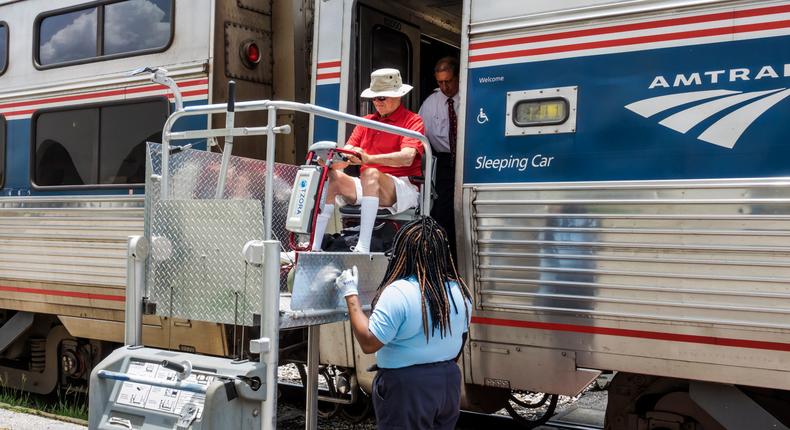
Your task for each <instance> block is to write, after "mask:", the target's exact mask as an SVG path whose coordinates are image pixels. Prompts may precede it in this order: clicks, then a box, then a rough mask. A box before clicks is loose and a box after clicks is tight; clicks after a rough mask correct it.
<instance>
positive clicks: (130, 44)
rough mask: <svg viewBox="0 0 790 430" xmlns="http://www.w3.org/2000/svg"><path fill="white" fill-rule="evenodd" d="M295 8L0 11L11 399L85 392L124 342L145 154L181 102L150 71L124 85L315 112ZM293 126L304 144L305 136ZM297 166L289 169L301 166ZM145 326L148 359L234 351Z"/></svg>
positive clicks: (1, 249)
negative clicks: (152, 354) (161, 74)
mask: <svg viewBox="0 0 790 430" xmlns="http://www.w3.org/2000/svg"><path fill="white" fill-rule="evenodd" d="M55 3H57V4H55ZM275 5H276V8H275V7H273V6H275ZM297 6H298V5H295V4H294V3H293V2H277V1H274V2H272V1H269V0H242V1H236V0H233V1H224V0H216V1H215V0H125V1H85V0H67V1H59V2H50V1H44V0H26V1H16V0H2V1H0V325H2V328H1V329H0V330H2V331H1V332H0V333H1V334H2V336H0V337H1V338H2V341H1V342H0V375H2V385H3V386H4V387H9V388H12V387H13V388H23V389H25V390H28V391H32V392H38V393H49V392H51V391H52V390H53V389H54V388H55V387H56V386H57V385H58V384H61V385H64V386H65V385H73V386H80V385H84V384H85V382H86V381H87V378H88V376H89V374H90V369H91V368H92V367H93V365H94V364H95V363H98V362H99V361H100V360H101V359H102V358H103V357H104V356H105V355H106V354H108V353H109V352H111V350H112V348H114V347H116V346H117V345H119V344H120V343H122V342H123V332H124V329H123V321H124V312H123V311H124V300H125V285H126V267H125V266H126V242H127V237H128V236H130V235H137V234H141V233H142V231H143V207H144V198H143V183H144V174H145V152H144V151H145V149H144V146H145V142H146V141H160V140H159V139H161V132H162V127H163V125H164V122H165V120H166V119H167V117H168V115H169V113H170V112H171V111H172V109H173V105H172V103H173V102H174V101H175V100H174V98H173V94H172V92H171V91H169V90H168V88H167V87H165V86H162V85H160V84H156V83H152V82H151V80H150V76H151V74H150V73H147V72H146V73H142V74H139V75H134V76H131V75H130V74H129V72H130V71H132V70H135V69H138V68H140V67H141V66H146V67H149V68H152V69H156V68H164V69H167V75H168V76H169V77H170V78H172V79H173V80H174V81H175V82H176V84H177V85H178V87H179V89H180V93H181V95H182V98H183V102H184V104H185V105H192V104H206V103H211V102H214V101H222V100H224V99H225V97H226V91H227V81H228V80H229V79H234V80H235V81H236V83H237V98H238V99H239V100H249V99H266V98H271V97H272V96H273V94H274V93H275V92H276V93H277V94H278V95H280V96H281V97H287V98H297V99H298V98H300V97H301V98H306V97H307V95H306V94H304V95H299V94H301V93H299V94H297V92H298V91H302V90H300V88H302V87H306V80H307V79H308V78H309V77H308V76H307V72H305V71H302V67H301V66H302V64H304V63H305V62H306V61H307V60H305V58H309V57H305V56H306V55H308V54H307V53H306V52H307V51H306V50H305V48H304V45H303V44H304V43H306V41H305V40H304V38H303V33H304V31H303V30H304V28H306V27H307V26H308V23H305V22H304V20H305V19H306V14H307V11H309V9H310V7H311V4H308V5H306V7H305V8H304V11H303V12H300V9H299V7H297ZM287 24H290V25H287ZM278 26H279V27H278ZM280 27H282V28H280ZM275 34H277V37H275V36H274V35H275ZM275 39H276V40H275ZM300 59H301V60H300ZM295 63H297V64H299V66H298V67H296V71H294V64H295ZM300 79H303V81H300ZM248 120H249V119H245V118H244V117H243V115H239V116H237V121H238V123H241V124H243V123H244V122H245V121H248ZM283 121H290V123H291V124H294V123H295V124H296V125H298V121H299V120H294V119H293V118H291V119H283ZM206 125H207V124H206V120H205V119H196V120H190V121H184V123H183V125H180V127H184V128H205V127H206ZM295 128H297V132H296V136H297V138H298V137H299V136H300V135H303V134H304V133H306V131H301V130H302V129H305V128H306V127H295ZM292 138H293V137H288V138H287V139H292ZM302 139H304V137H302ZM237 143H240V144H238V145H236V151H235V152H234V153H235V154H240V155H246V156H249V157H256V156H257V157H260V156H261V155H262V154H260V153H257V152H256V151H258V152H260V145H245V143H244V142H240V141H237ZM196 145H197V146H198V147H203V148H205V147H206V145H205V143H203V142H196ZM290 147H293V146H292V145H291V146H290ZM295 152H296V151H294V152H288V151H284V152H283V153H282V154H278V157H279V158H278V160H279V161H283V162H287V161H290V162H293V160H294V157H295V156H296V154H295ZM145 323H146V324H145V329H144V341H145V342H146V343H147V344H149V345H152V346H158V347H164V348H174V349H182V350H187V351H198V352H203V353H207V354H215V355H227V354H229V353H230V352H231V348H232V345H231V344H232V341H231V336H230V333H231V329H230V328H228V327H225V326H223V325H219V324H209V323H205V322H200V321H191V320H179V319H172V318H158V317H153V316H151V317H146V321H145Z"/></svg>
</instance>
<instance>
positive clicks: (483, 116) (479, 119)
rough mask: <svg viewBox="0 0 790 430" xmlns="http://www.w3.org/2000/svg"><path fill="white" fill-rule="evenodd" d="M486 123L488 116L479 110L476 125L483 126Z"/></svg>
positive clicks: (481, 109)
mask: <svg viewBox="0 0 790 430" xmlns="http://www.w3.org/2000/svg"><path fill="white" fill-rule="evenodd" d="M487 122H488V116H487V115H486V113H485V112H483V108H480V113H479V114H477V123H478V124H485V123H487Z"/></svg>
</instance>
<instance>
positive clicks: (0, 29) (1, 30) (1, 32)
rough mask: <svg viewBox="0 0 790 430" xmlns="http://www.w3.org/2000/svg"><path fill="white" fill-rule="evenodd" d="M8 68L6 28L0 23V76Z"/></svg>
mask: <svg viewBox="0 0 790 430" xmlns="http://www.w3.org/2000/svg"><path fill="white" fill-rule="evenodd" d="M7 66H8V26H7V25H6V24H5V23H4V22H0V75H2V74H3V73H4V72H5V69H6V67H7Z"/></svg>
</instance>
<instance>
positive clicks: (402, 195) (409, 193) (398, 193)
mask: <svg viewBox="0 0 790 430" xmlns="http://www.w3.org/2000/svg"><path fill="white" fill-rule="evenodd" d="M385 175H387V176H389V177H390V179H392V183H393V184H395V204H394V205H393V206H390V207H386V208H382V209H387V210H389V211H390V212H392V213H393V214H399V213H401V212H406V211H407V210H409V209H411V208H416V207H417V206H418V204H419V200H420V189H419V188H417V186H416V185H414V184H412V183H411V181H410V180H409V178H408V177H406V176H392V175H390V174H388V173H385ZM351 179H353V180H354V188H355V189H356V193H357V201H356V202H354V204H355V205H360V204H361V203H362V181H360V180H359V178H357V177H353V176H352V177H351ZM335 203H337V205H338V206H345V205H347V204H349V203H348V202H347V201H346V199H344V198H343V196H340V195H338V196H336V197H335Z"/></svg>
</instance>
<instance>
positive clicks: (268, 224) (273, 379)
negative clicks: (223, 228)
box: [261, 106, 280, 430]
mask: <svg viewBox="0 0 790 430" xmlns="http://www.w3.org/2000/svg"><path fill="white" fill-rule="evenodd" d="M276 123H277V108H275V107H274V106H269V117H268V122H267V124H266V128H267V132H266V188H265V190H264V191H265V192H264V205H263V221H264V230H263V239H264V240H263V267H264V271H263V279H264V285H263V300H262V301H261V336H263V337H268V338H269V342H270V343H269V345H270V346H269V351H268V352H267V353H266V354H261V360H264V357H265V360H266V362H265V364H266V382H267V384H266V401H264V406H263V417H262V418H263V420H262V421H261V423H262V425H263V428H264V430H266V429H276V428H277V365H278V364H279V362H278V353H279V348H280V345H279V339H280V337H279V336H280V242H279V241H277V240H272V204H273V201H274V145H275V135H274V127H275V125H276Z"/></svg>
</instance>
